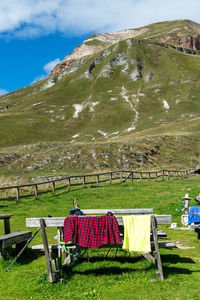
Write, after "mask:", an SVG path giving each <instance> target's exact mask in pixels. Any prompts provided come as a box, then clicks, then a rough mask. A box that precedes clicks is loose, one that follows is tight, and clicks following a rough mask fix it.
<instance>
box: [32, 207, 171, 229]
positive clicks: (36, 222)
mask: <svg viewBox="0 0 200 300" xmlns="http://www.w3.org/2000/svg"><path fill="white" fill-rule="evenodd" d="M108 211H109V210H108ZM84 217H85V216H79V218H84ZM115 217H116V219H117V222H118V225H122V226H123V220H122V216H118V215H115ZM155 218H156V222H157V224H164V225H170V224H171V220H172V216H171V215H155ZM64 220H65V217H52V218H44V222H45V225H46V226H47V227H63V226H64ZM26 226H27V227H39V226H40V218H27V219H26Z"/></svg>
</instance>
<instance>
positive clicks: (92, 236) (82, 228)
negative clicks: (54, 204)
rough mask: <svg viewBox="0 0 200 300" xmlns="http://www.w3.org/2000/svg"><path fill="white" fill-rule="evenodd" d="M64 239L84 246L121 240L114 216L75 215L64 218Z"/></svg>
mask: <svg viewBox="0 0 200 300" xmlns="http://www.w3.org/2000/svg"><path fill="white" fill-rule="evenodd" d="M64 241H65V243H68V242H71V241H72V242H73V243H74V244H75V245H77V246H80V247H86V248H98V247H100V246H101V245H103V244H110V245H113V244H118V243H120V242H121V239H120V233H119V228H118V224H117V220H116V219H115V217H114V216H95V217H77V216H71V217H67V218H65V220H64Z"/></svg>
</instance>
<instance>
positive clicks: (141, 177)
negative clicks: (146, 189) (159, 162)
mask: <svg viewBox="0 0 200 300" xmlns="http://www.w3.org/2000/svg"><path fill="white" fill-rule="evenodd" d="M140 181H142V173H141V172H140Z"/></svg>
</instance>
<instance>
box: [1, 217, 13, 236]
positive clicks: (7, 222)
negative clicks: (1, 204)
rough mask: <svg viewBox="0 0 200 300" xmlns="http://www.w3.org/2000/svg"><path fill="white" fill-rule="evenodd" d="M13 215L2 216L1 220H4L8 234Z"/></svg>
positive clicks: (5, 230)
mask: <svg viewBox="0 0 200 300" xmlns="http://www.w3.org/2000/svg"><path fill="white" fill-rule="evenodd" d="M12 216H13V215H0V219H1V220H4V233H5V234H8V233H10V218H11V217H12Z"/></svg>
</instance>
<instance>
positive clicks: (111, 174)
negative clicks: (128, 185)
mask: <svg viewBox="0 0 200 300" xmlns="http://www.w3.org/2000/svg"><path fill="white" fill-rule="evenodd" d="M110 184H112V172H110Z"/></svg>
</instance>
